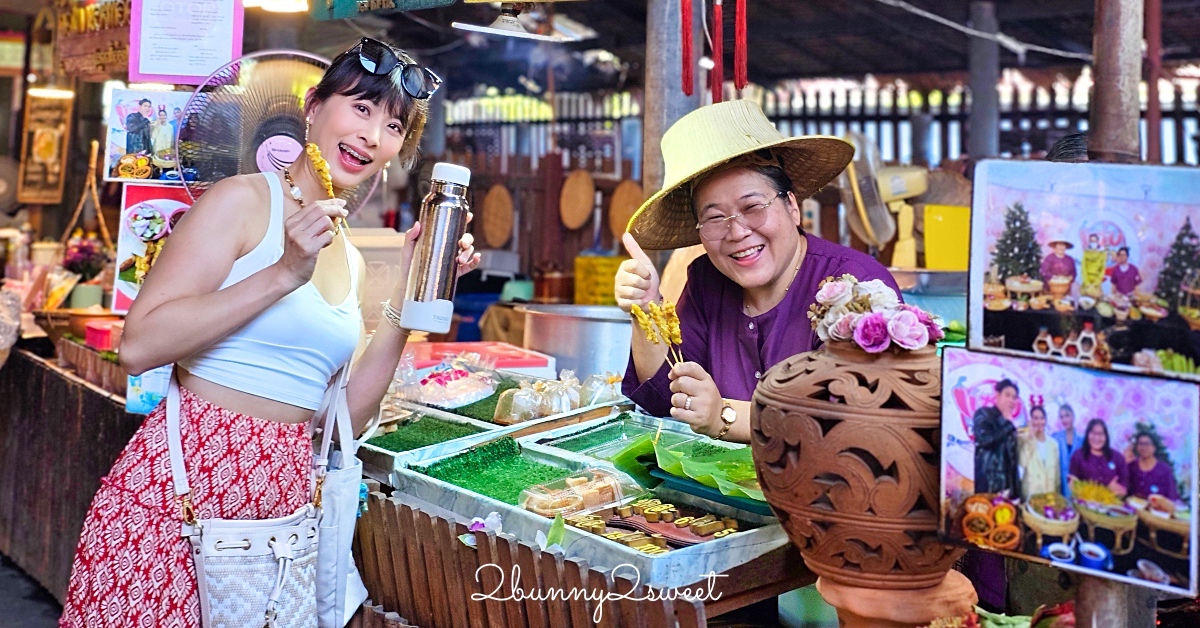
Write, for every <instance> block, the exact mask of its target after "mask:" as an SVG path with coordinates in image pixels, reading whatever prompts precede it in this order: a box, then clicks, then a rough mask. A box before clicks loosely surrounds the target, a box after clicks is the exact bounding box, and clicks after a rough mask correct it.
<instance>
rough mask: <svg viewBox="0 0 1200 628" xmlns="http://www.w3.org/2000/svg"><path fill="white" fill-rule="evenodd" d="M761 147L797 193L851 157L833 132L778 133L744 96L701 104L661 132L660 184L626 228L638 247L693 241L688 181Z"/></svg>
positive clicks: (809, 191)
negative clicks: (779, 164) (662, 169)
mask: <svg viewBox="0 0 1200 628" xmlns="http://www.w3.org/2000/svg"><path fill="white" fill-rule="evenodd" d="M764 148H769V149H771V152H772V153H773V154H774V155H775V157H777V158H778V159H779V161H780V162H782V166H783V170H784V171H785V172H786V173H787V175H788V178H790V179H791V180H792V187H793V191H794V192H795V193H796V198H797V199H805V198H808V197H809V196H812V195H813V194H814V193H815V192H816V191H817V190H820V189H821V188H822V187H824V185H825V184H826V183H829V182H830V181H831V180H833V178H834V177H836V176H837V175H838V174H839V173H841V172H842V170H845V169H846V164H848V163H850V159H851V158H853V157H854V146H853V145H851V144H850V143H848V142H846V141H844V140H842V139H839V138H836V137H829V136H821V135H810V136H805V137H784V136H783V134H782V133H780V132H779V130H778V129H776V128H775V125H774V124H772V123H771V121H770V120H768V119H767V117H766V116H765V115H763V112H762V109H759V107H758V105H756V104H754V103H752V102H750V101H748V100H734V101H730V102H724V103H719V104H715V105H709V106H707V107H701V108H700V109H697V110H696V111H693V112H691V113H689V114H688V115H686V116H684V117H682V118H680V119H679V121H678V122H676V123H675V124H673V125H672V126H671V128H670V129H667V132H666V133H665V134H664V135H663V138H662V154H663V161H664V162H665V164H666V174H665V176H664V177H663V178H664V183H663V189H662V190H660V191H659V192H658V193H657V194H655V195H654V196H651V197H650V199H649V200H647V201H646V202H645V203H643V204H642V206H641V208H639V209H638V210H637V213H635V214H634V215H633V218H631V219H629V226H628V228H627V230H628V231H629V233H631V234H633V237H634V239H636V240H637V242H638V244H639V245H641V247H642V248H644V249H651V250H661V249H676V248H682V247H685V246H692V245H693V244H699V243H700V233H699V232H698V231H696V217H695V216H694V215H693V214H692V184H693V182H694V181H696V180H698V179H699V178H700V177H702V176H703V175H706V174H708V173H710V172H712V171H713V170H716V169H717V168H718V167H720V166H721V165H723V164H725V163H727V162H729V161H730V160H732V159H735V158H737V157H741V156H743V155H748V154H750V153H753V152H755V151H758V150H762V149H764Z"/></svg>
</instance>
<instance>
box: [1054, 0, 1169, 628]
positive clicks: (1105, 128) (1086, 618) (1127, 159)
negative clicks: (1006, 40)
mask: <svg viewBox="0 0 1200 628" xmlns="http://www.w3.org/2000/svg"><path fill="white" fill-rule="evenodd" d="M1151 1H1152V2H1153V0H1151ZM1159 9H1160V11H1161V5H1160V6H1159ZM1144 11H1145V5H1144V4H1143V0H1096V21H1095V25H1094V27H1093V33H1094V38H1093V42H1092V54H1094V55H1095V57H1096V60H1095V65H1094V66H1093V67H1094V72H1095V87H1094V92H1093V97H1092V103H1091V116H1090V118H1089V121H1088V129H1089V131H1088V158H1089V159H1090V160H1092V161H1106V162H1118V163H1134V162H1138V161H1140V160H1141V151H1140V145H1139V141H1138V139H1139V138H1138V135H1139V134H1138V130H1139V129H1138V120H1139V119H1140V117H1141V106H1140V103H1139V100H1138V84H1139V82H1140V79H1141V75H1142V72H1141V69H1142V66H1141V63H1142V35H1143V29H1142V25H1143V19H1142V18H1143V16H1144ZM1160 26H1161V24H1160ZM1160 30H1161V29H1160ZM1160 38H1161V35H1160ZM1160 41H1161V39H1160ZM1151 45H1153V44H1151ZM1159 52H1160V55H1161V50H1160V51H1159ZM1160 59H1161V56H1160ZM1151 64H1153V61H1152V62H1151ZM1155 80H1156V79H1155ZM1154 85H1155V86H1156V85H1157V83H1156V82H1155V83H1154ZM1151 89H1152V90H1154V91H1152V92H1151V93H1152V94H1153V93H1156V91H1157V90H1156V88H1155V87H1151ZM1155 100H1156V98H1154V97H1152V98H1151V101H1152V102H1151V107H1152V108H1153V107H1154V101H1155ZM1151 155H1152V157H1151V159H1153V153H1151ZM1156 601H1157V595H1156V594H1155V593H1153V592H1152V591H1150V590H1147V589H1142V588H1139V587H1131V586H1128V585H1125V584H1122V583H1119V582H1113V581H1111V580H1106V579H1103V578H1097V577H1094V576H1082V577H1081V578H1080V580H1079V593H1078V594H1077V595H1076V598H1075V621H1076V624H1077V625H1079V626H1094V627H1095V628H1108V627H1112V628H1116V627H1117V626H1144V627H1146V628H1150V627H1152V626H1154V625H1155V607H1156V605H1157V604H1156Z"/></svg>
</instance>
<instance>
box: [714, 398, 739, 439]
mask: <svg viewBox="0 0 1200 628" xmlns="http://www.w3.org/2000/svg"><path fill="white" fill-rule="evenodd" d="M724 404H725V405H724V406H723V407H722V408H721V422H722V423H724V425H722V426H721V431H720V432H717V435H716V436H715V437H714V440H721V439H722V438H725V435H726V434H728V433H729V428H731V427H733V424H734V423H736V422H737V415H736V414H735V415H734V416H733V420H732V421H726V420H725V416H724V415H725V410H726V409H729V410H733V406H732V405H730V404H729V402H728V401H725V402H724Z"/></svg>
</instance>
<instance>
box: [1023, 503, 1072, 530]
mask: <svg viewBox="0 0 1200 628" xmlns="http://www.w3.org/2000/svg"><path fill="white" fill-rule="evenodd" d="M1023 510H1024V511H1025V516H1024V518H1023V520H1024V522H1025V525H1026V526H1028V527H1029V529H1030V530H1033V531H1034V532H1037V533H1038V534H1041V535H1043V536H1059V537H1063V538H1066V537H1068V536H1071V535H1072V534H1075V531H1076V530H1078V529H1079V512H1078V511H1076V513H1075V516H1074V517H1072V518H1071V519H1069V520H1067V521H1059V520H1057V519H1050V518H1048V517H1046V516H1044V515H1040V514H1038V513H1036V512H1034V511H1033V509H1032V508H1030V507H1029V504H1028V503H1026V504H1025V508H1024V509H1023Z"/></svg>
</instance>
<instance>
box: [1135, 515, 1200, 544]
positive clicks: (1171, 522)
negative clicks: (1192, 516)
mask: <svg viewBox="0 0 1200 628" xmlns="http://www.w3.org/2000/svg"><path fill="white" fill-rule="evenodd" d="M1138 519H1141V520H1142V523H1144V524H1146V527H1148V528H1153V529H1155V530H1160V531H1163V532H1173V533H1175V534H1178V535H1179V536H1182V537H1187V536H1189V535H1191V533H1192V522H1191V521H1182V520H1179V519H1176V518H1175V517H1171V518H1169V519H1164V518H1162V517H1159V516H1157V515H1155V514H1153V513H1151V512H1150V509H1149V508H1143V509H1141V510H1139V511H1138Z"/></svg>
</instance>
